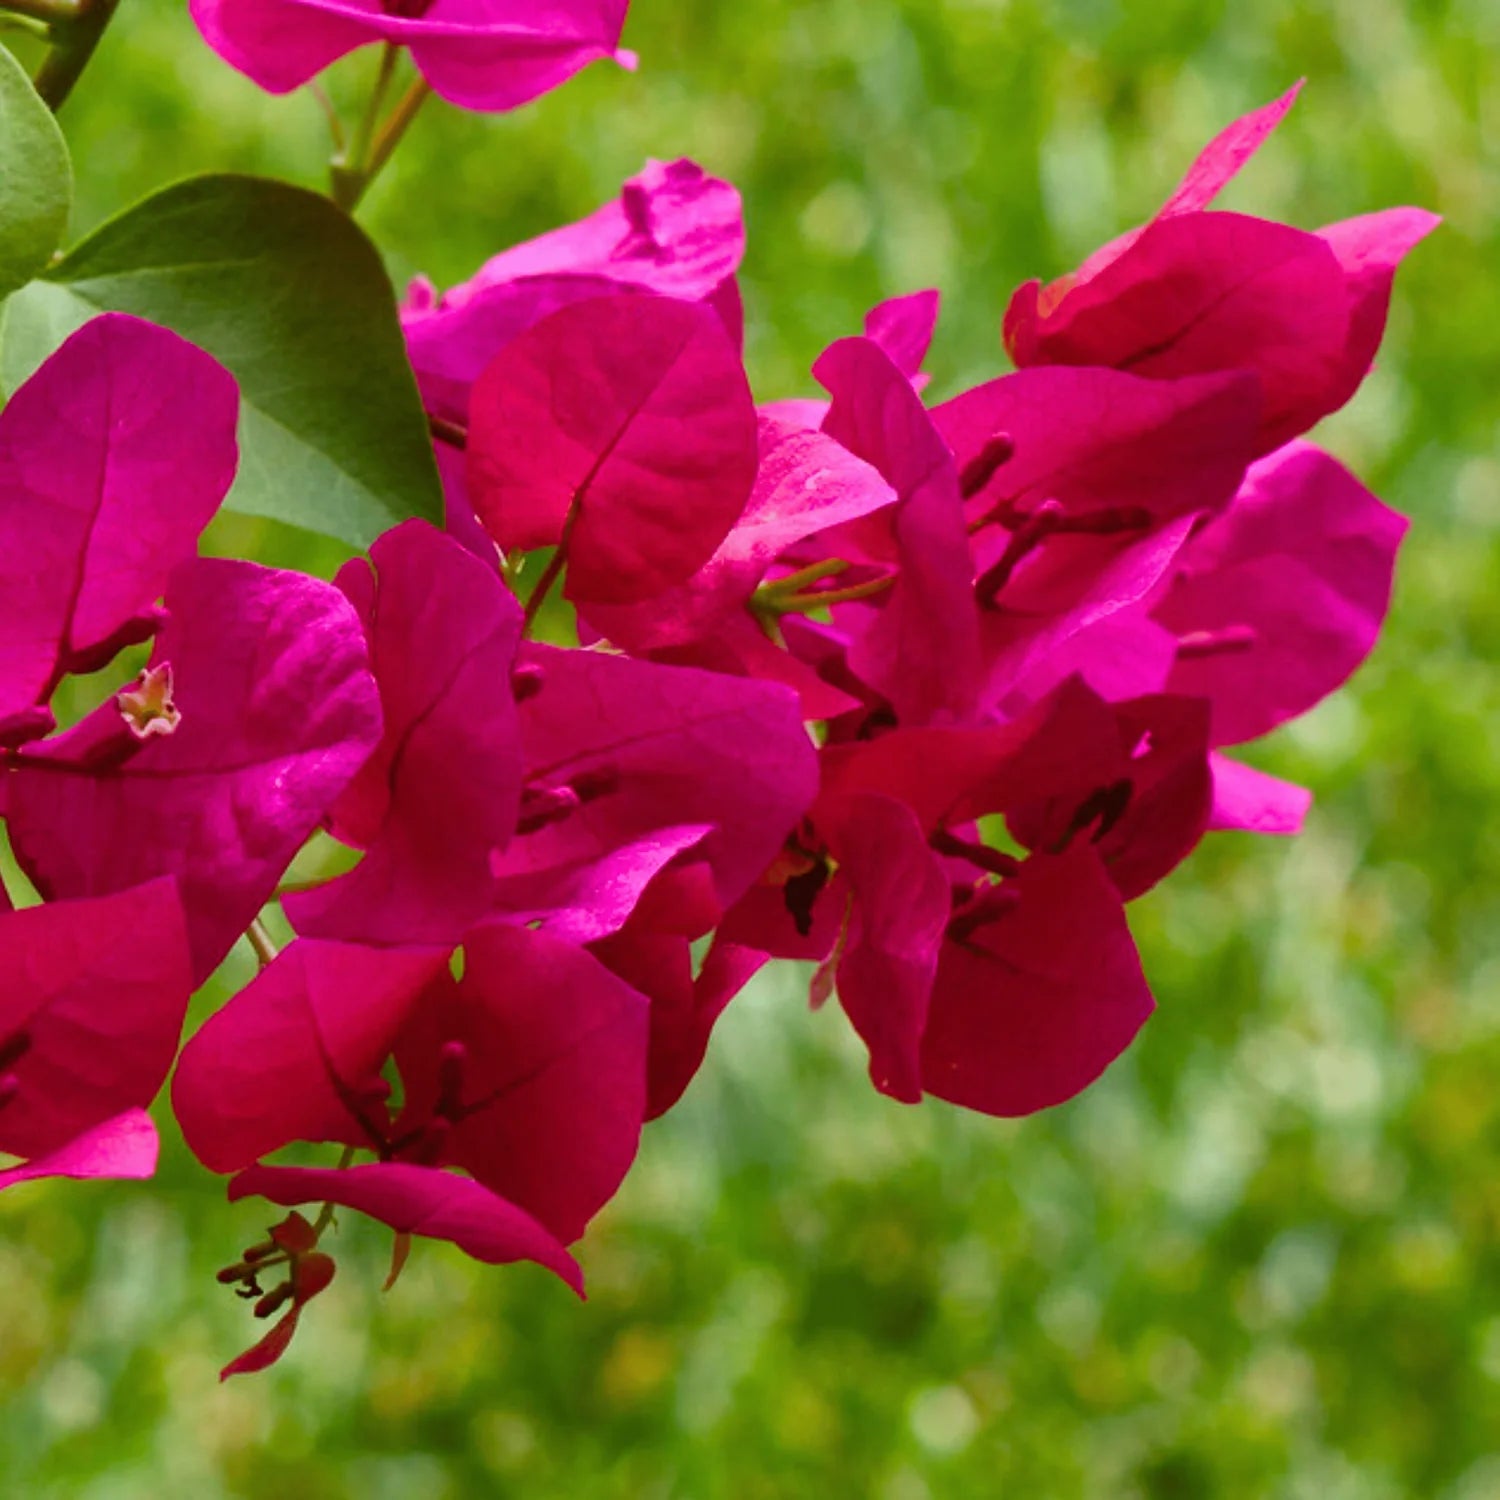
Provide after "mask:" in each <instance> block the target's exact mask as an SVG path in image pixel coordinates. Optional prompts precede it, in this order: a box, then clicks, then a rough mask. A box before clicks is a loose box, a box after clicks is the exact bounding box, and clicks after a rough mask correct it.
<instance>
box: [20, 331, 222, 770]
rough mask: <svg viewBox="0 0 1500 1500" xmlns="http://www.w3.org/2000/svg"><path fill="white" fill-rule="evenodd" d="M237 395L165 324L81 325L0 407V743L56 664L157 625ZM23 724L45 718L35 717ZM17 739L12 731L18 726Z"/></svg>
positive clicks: (97, 654) (215, 499)
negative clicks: (162, 600) (165, 590)
mask: <svg viewBox="0 0 1500 1500" xmlns="http://www.w3.org/2000/svg"><path fill="white" fill-rule="evenodd" d="M238 411H239V393H238V390H237V388H236V386H235V383H234V381H233V379H231V377H230V375H229V373H228V372H227V371H226V370H225V369H224V368H223V367H222V366H221V365H219V364H217V363H216V362H215V361H214V360H212V359H210V358H209V357H208V355H206V354H204V353H203V352H202V351H201V350H199V349H195V348H194V347H193V346H192V345H191V344H188V343H185V342H184V341H183V340H182V339H180V338H178V337H177V335H176V334H174V333H168V332H167V330H166V329H164V328H158V327H156V326H155V325H154V324H151V323H143V322H142V321H141V320H140V319H138V318H129V317H125V316H123V315H120V314H115V313H112V314H108V315H106V316H104V317H101V318H95V319H94V320H93V321H92V322H90V323H87V324H85V326H84V327H83V328H81V329H80V330H79V331H78V332H77V333H75V334H74V335H73V336H72V337H71V338H70V339H68V340H67V342H66V343H64V344H63V346H62V348H60V349H59V350H58V351H57V353H56V354H54V355H53V356H52V357H51V358H50V359H49V360H47V361H46V363H45V364H43V365H42V367H41V368H40V369H39V370H38V371H37V372H36V374H35V375H33V376H32V377H31V379H30V380H28V381H27V382H26V383H25V384H24V385H22V386H21V387H20V388H19V389H18V390H17V391H16V392H15V394H14V395H13V396H12V397H11V399H10V401H9V403H8V404H7V406H6V407H5V410H4V412H3V413H0V597H3V598H4V601H5V607H4V609H3V610H0V743H4V740H5V739H6V737H7V736H6V724H7V721H10V720H13V719H15V718H17V717H18V716H19V717H20V718H21V719H22V720H23V721H25V720H26V719H27V716H28V713H29V711H31V710H33V709H40V708H45V705H46V702H47V699H48V698H49V697H50V696H51V693H52V689H53V688H54V687H55V686H56V684H57V681H58V680H59V678H61V677H62V675H63V674H64V673H66V672H77V671H83V672H88V671H93V670H94V669H95V668H97V667H101V666H103V665H104V664H105V663H106V662H108V661H109V660H110V658H111V657H112V656H114V654H115V652H116V651H118V650H119V649H120V647H121V646H123V645H126V644H129V643H131V642H133V641H140V640H144V639H145V638H146V637H147V636H149V635H150V634H151V633H152V632H153V631H154V630H155V629H156V628H157V626H158V625H159V624H160V612H159V611H158V610H157V609H156V608H155V606H156V601H157V600H158V599H159V598H160V597H161V593H162V589H163V587H164V585H165V584H166V581H167V575H168V574H169V573H170V572H171V571H172V569H173V568H174V567H176V566H177V564H178V563H180V562H182V561H183V560H184V559H185V558H188V557H191V556H192V555H193V553H194V551H195V550H196V547H197V541H198V533H199V532H200V531H202V530H203V528H204V526H206V525H207V524H208V522H209V520H210V519H211V518H212V517H213V514H214V512H215V511H216V510H218V508H219V502H220V501H221V500H222V499H223V498H224V494H225V492H226V491H227V490H228V488H229V484H230V481H231V480H232V479H233V478H234V470H235V464H236V461H237V457H238V450H237V447H236V443H235V421H236V418H237V415H238ZM30 722H31V725H32V732H37V731H40V730H42V729H45V728H46V727H47V722H48V721H47V719H46V716H45V715H38V716H37V717H36V718H35V719H33V720H31V721H30ZM21 737H24V736H21Z"/></svg>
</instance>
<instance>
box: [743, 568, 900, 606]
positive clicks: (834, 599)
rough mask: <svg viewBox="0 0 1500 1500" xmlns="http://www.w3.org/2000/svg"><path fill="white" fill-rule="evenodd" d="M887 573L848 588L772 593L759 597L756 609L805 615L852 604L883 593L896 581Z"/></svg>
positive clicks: (756, 600)
mask: <svg viewBox="0 0 1500 1500" xmlns="http://www.w3.org/2000/svg"><path fill="white" fill-rule="evenodd" d="M895 581H896V580H895V578H894V577H892V576H891V575H889V574H887V575H886V576H885V577H884V578H872V579H870V580H869V581H868V582H866V583H853V584H850V585H849V587H848V588H846V589H822V590H816V589H815V590H814V591H813V592H812V593H809V594H771V595H767V596H761V597H757V598H756V599H755V600H754V601H753V602H754V606H755V608H756V610H758V611H759V612H761V613H763V614H769V615H805V614H810V613H811V612H812V611H813V610H815V609H825V608H827V607H828V606H829V605H831V604H852V603H854V601H855V600H856V599H871V598H873V597H874V596H875V595H876V594H883V593H884V592H885V591H886V590H887V589H888V588H890V586H891V585H892V584H893V583H894V582H895Z"/></svg>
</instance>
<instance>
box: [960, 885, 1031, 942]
mask: <svg viewBox="0 0 1500 1500" xmlns="http://www.w3.org/2000/svg"><path fill="white" fill-rule="evenodd" d="M1020 903H1021V893H1020V891H1018V890H1016V889H1015V887H1014V886H1004V885H986V886H980V887H979V888H978V889H977V890H976V891H975V892H974V895H973V898H972V899H971V900H970V902H969V904H968V905H967V906H965V907H962V908H961V909H960V910H958V911H956V912H955V913H954V914H953V916H952V918H951V919H950V920H949V922H948V929H947V930H948V937H949V938H950V939H951V940H952V941H953V942H955V943H966V942H968V940H969V939H970V938H971V937H973V935H974V934H975V933H976V932H978V931H979V929H980V928H981V927H988V926H989V924H990V923H991V922H998V921H999V920H1000V918H1001V917H1004V916H1008V915H1009V914H1010V913H1011V912H1013V911H1014V910H1015V909H1016V907H1017V906H1019V905H1020Z"/></svg>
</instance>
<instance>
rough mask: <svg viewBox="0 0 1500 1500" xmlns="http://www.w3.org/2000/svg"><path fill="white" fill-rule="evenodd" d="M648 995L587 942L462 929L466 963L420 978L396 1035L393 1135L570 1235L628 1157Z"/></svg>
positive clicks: (633, 1144) (642, 1077)
mask: <svg viewBox="0 0 1500 1500" xmlns="http://www.w3.org/2000/svg"><path fill="white" fill-rule="evenodd" d="M648 1012H649V1006H648V1004H647V1001H646V999H645V997H644V996H642V995H641V994H639V993H638V992H637V991H636V990H634V989H632V988H631V987H630V985H628V984H626V983H625V982H624V981H623V980H621V979H619V978H617V977H616V976H615V975H614V974H612V973H611V972H610V971H609V970H608V969H607V968H606V967H605V966H604V965H603V964H601V963H600V962H599V961H598V960H597V959H595V958H594V957H593V956H592V955H591V954H589V953H586V952H584V951H583V950H582V949H579V948H575V947H574V946H573V945H572V944H570V943H565V942H562V941H559V940H558V939H555V938H553V937H550V936H549V935H548V934H547V933H544V932H528V931H527V930H526V929H525V928H521V927H513V926H510V925H509V924H507V923H504V922H498V921H495V922H486V923H484V924H482V925H481V926H479V927H476V928H475V929H474V931H473V932H471V933H469V935H468V936H467V937H466V938H465V940H464V974H463V978H462V979H461V980H459V981H457V983H454V982H453V981H451V980H449V981H447V982H446V983H445V982H444V981H443V980H442V979H441V978H440V979H439V981H438V983H437V984H436V985H435V986H433V987H432V988H431V989H429V990H428V992H427V994H426V995H425V997H424V999H423V1002H422V1004H421V1005H420V1006H418V1007H417V1009H416V1010H415V1012H414V1013H413V1015H412V1018H411V1021H410V1023H409V1025H408V1026H407V1028H406V1029H405V1030H404V1031H403V1033H402V1035H401V1036H400V1038H399V1039H398V1041H397V1044H396V1061H397V1064H398V1066H399V1067H400V1069H401V1078H402V1083H403V1085H404V1087H405V1095H406V1097H405V1103H404V1107H403V1109H402V1111H401V1115H400V1118H399V1119H398V1120H397V1121H396V1124H395V1132H396V1138H397V1140H408V1141H410V1145H408V1146H405V1147H404V1148H403V1149H404V1151H405V1152H406V1153H407V1154H408V1158H409V1159H411V1160H416V1161H423V1162H435V1163H438V1164H445V1165H446V1164H452V1165H455V1166H460V1167H462V1168H463V1169H464V1170H465V1171H466V1172H468V1173H470V1174H471V1175H472V1176H473V1177H475V1178H476V1179H477V1180H478V1181H479V1182H481V1183H483V1184H484V1185H485V1186H486V1187H487V1188H489V1189H490V1190H491V1191H492V1192H495V1193H498V1194H500V1195H501V1196H502V1197H504V1198H506V1199H508V1200H509V1201H510V1202H512V1203H515V1204H518V1205H519V1206H520V1207H521V1208H523V1209H525V1210H526V1212H527V1213H529V1214H531V1215H532V1216H534V1217H535V1218H536V1219H537V1220H538V1222H540V1223H541V1224H543V1225H545V1226H546V1228H547V1229H548V1230H550V1231H551V1232H552V1233H553V1234H555V1235H556V1236H557V1237H558V1239H560V1240H562V1241H563V1242H564V1243H571V1242H572V1241H573V1240H576V1239H577V1238H578V1237H579V1236H580V1235H582V1233H583V1231H584V1229H585V1228H586V1227H587V1225H588V1222H589V1220H590V1219H591V1218H593V1216H594V1215H595V1214H596V1213H598V1211H599V1210H600V1209H601V1208H602V1207H603V1206H604V1205H605V1204H606V1203H607V1202H608V1201H609V1200H610V1198H612V1197H613V1196H614V1193H615V1190H616V1189H617V1188H618V1187H619V1185H620V1183H621V1181H622V1180H623V1179H624V1176H625V1173H626V1171H627V1170H628V1169H629V1167H630V1164H631V1162H632V1161H633V1160H634V1159H635V1153H636V1148H637V1145H638V1143H639V1139H640V1130H641V1121H642V1119H643V1117H644V1114H645V1108H646V1046H647V1027H648Z"/></svg>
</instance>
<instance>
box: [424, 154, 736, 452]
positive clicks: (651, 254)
mask: <svg viewBox="0 0 1500 1500" xmlns="http://www.w3.org/2000/svg"><path fill="white" fill-rule="evenodd" d="M744 252H745V226H744V222H743V220H742V218H741V214H740V195H739V194H738V193H737V192H736V191H735V190H734V188H733V187H731V186H730V184H729V183H727V182H724V181H722V180H721V179H720V178H717V177H710V176H709V175H708V174H707V173H706V172H705V171H704V170H703V168H702V167H700V166H698V164H697V163H696V162H691V161H686V160H683V161H674V162H659V161H652V162H648V163H647V164H646V168H645V170H644V171H643V172H641V173H640V174H639V175H638V176H636V177H632V178H631V179H630V180H629V181H628V182H627V183H625V185H624V186H623V187H622V188H621V189H620V196H619V197H618V198H617V199H616V200H615V201H614V202H612V203H607V204H605V206H604V207H603V208H600V209H598V210H597V211H596V212H594V213H592V214H590V215H589V216H588V218H586V219H583V220H580V221H579V222H578V223H576V224H569V225H567V226H566V227H564V228H562V229H555V230H553V231H552V232H551V233H550V234H544V235H541V236H540V237H539V238H537V239H534V240H528V241H526V242H525V243H524V244H520V245H516V246H513V247H512V248H511V249H509V250H505V251H502V252H501V253H500V254H499V255H497V256H495V257H494V258H493V259H492V260H490V261H488V262H486V264H485V265H483V266H482V267H481V268H480V269H479V270H478V271H477V272H476V273H475V275H474V276H473V277H472V278H471V279H470V280H469V281H467V282H464V283H463V284H462V285H460V286H456V287H453V288H452V289H451V290H449V291H447V292H444V293H443V294H442V295H441V296H438V295H437V294H436V293H435V292H434V291H433V289H432V288H431V287H430V286H428V285H427V284H426V283H425V282H420V281H419V282H416V283H414V284H413V285H412V287H411V289H410V291H409V293H408V296H407V301H406V305H405V306H404V307H403V308H402V310H401V322H402V327H403V328H404V330H405V332H406V344H407V350H408V352H409V354H410V355H411V362H412V368H413V369H414V370H415V371H416V373H417V384H418V385H419V387H420V388H421V391H422V399H423V401H424V402H425V404H426V406H427V409H428V410H429V411H430V412H432V413H434V414H435V415H437V416H440V417H446V418H447V419H448V420H449V421H453V422H457V423H459V424H461V425H467V422H468V410H469V390H470V387H472V385H473V384H474V382H475V381H476V380H477V379H478V378H479V376H480V375H481V374H482V373H483V371H484V369H485V366H487V365H488V364H489V363H490V361H491V360H493V359H494V357H495V356H496V355H497V354H498V353H499V352H500V351H501V350H502V349H503V348H504V347H505V346H506V345H507V344H508V343H510V342H511V341H512V340H513V339H515V338H516V337H517V336H518V335H520V334H522V333H524V332H525V331H526V330H527V329H528V328H530V327H532V326H533V325H534V324H536V323H539V322H541V320H542V319H543V318H544V317H546V316H547V315H548V314H549V313H553V312H556V311H557V310H558V309H559V308H561V307H566V306H568V305H569V304H571V303H574V302H583V301H586V300H588V299H589V298H592V297H602V296H608V295H610V294H611V293H614V292H620V291H627V290H631V289H636V290H640V291H644V292H656V293H658V294H659V295H661V296H664V297H675V298H677V299H678V300H679V301H683V302H703V301H707V300H709V299H710V298H714V299H715V300H716V302H717V301H721V300H723V298H724V296H725V293H724V291H723V289H724V288H726V287H732V286H733V282H734V276H735V273H736V271H738V270H739V265H740V261H741V259H742V257H743V256H744ZM733 327H734V325H733V322H731V323H730V328H731V331H733Z"/></svg>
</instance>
